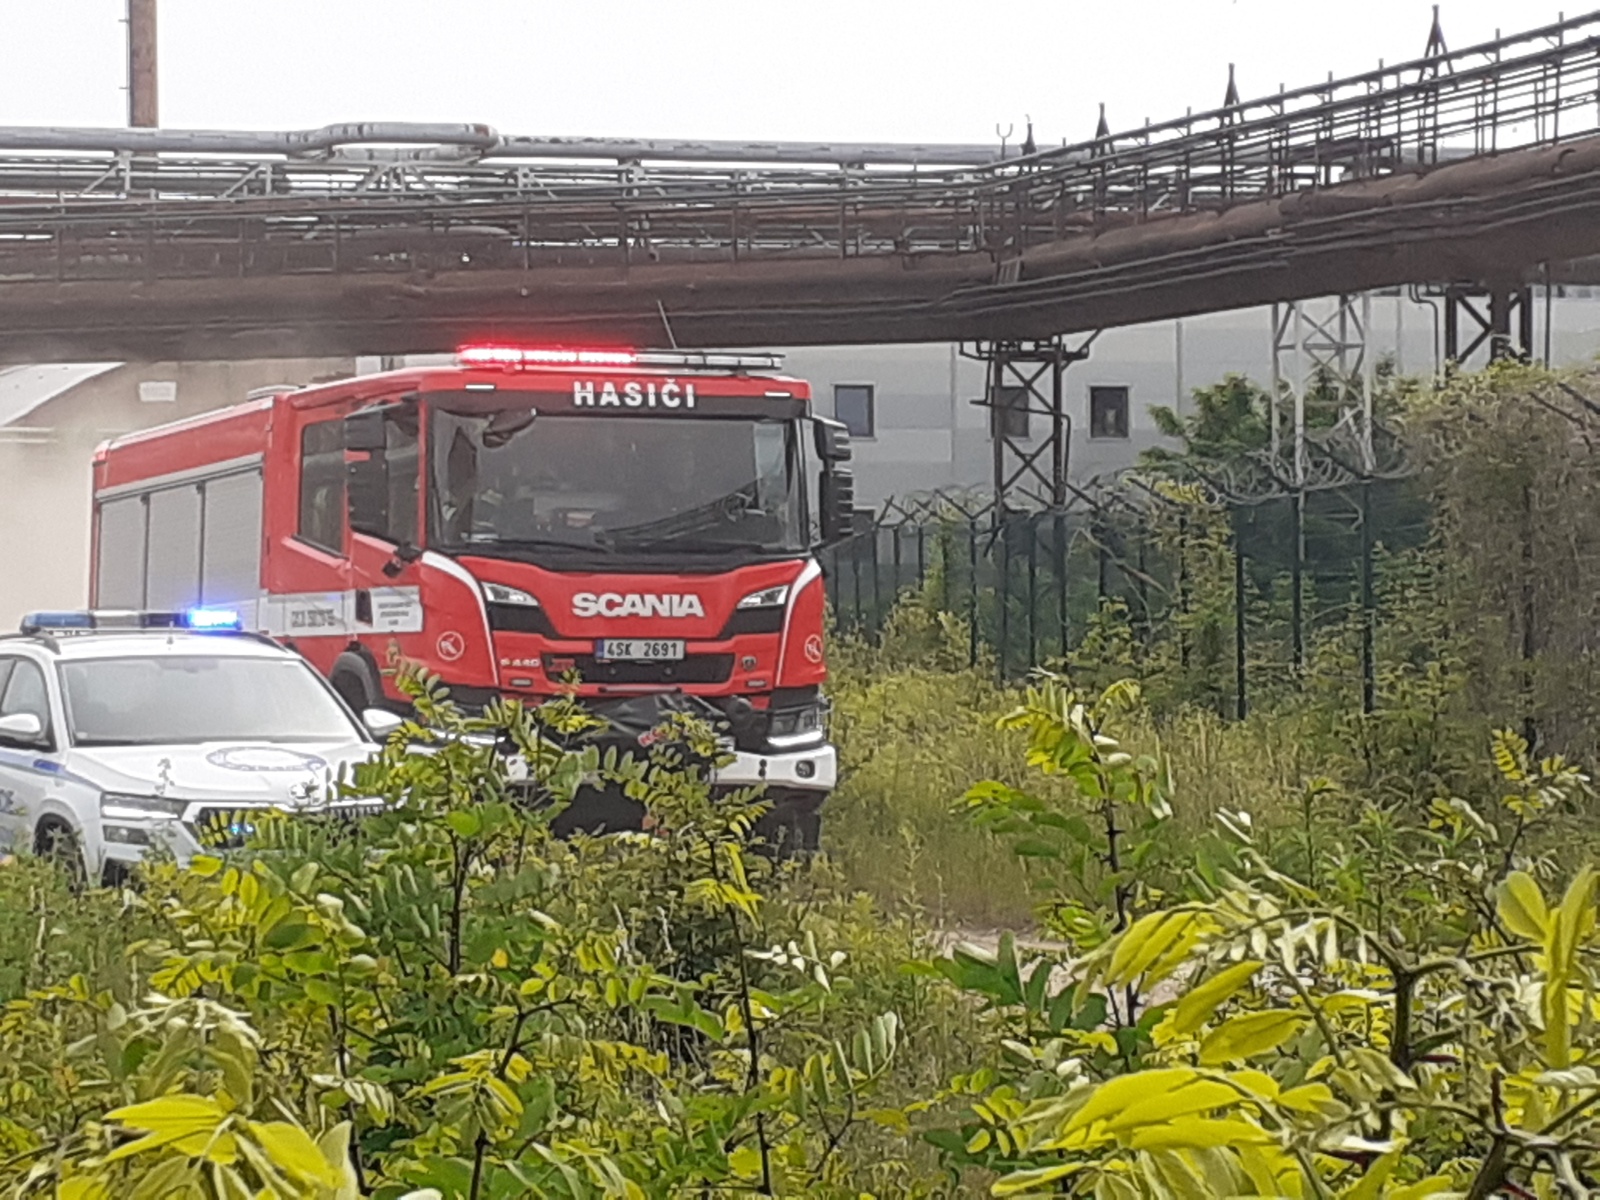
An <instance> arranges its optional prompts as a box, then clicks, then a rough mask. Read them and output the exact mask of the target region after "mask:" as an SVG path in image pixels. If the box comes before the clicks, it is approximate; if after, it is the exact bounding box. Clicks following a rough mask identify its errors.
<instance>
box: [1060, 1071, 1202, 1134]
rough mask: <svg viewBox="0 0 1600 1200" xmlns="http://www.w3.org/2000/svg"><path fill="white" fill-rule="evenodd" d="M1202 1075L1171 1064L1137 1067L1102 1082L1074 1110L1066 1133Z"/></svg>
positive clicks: (1108, 1117)
mask: <svg viewBox="0 0 1600 1200" xmlns="http://www.w3.org/2000/svg"><path fill="white" fill-rule="evenodd" d="M1197 1078H1199V1072H1198V1071H1195V1070H1193V1069H1192V1068H1189V1067H1168V1068H1165V1069H1163V1070H1157V1071H1135V1072H1134V1073H1133V1074H1132V1075H1120V1076H1118V1077H1117V1078H1115V1079H1109V1080H1107V1081H1106V1082H1105V1083H1102V1084H1101V1085H1100V1086H1099V1087H1097V1088H1096V1089H1095V1091H1094V1095H1092V1096H1090V1097H1089V1099H1088V1100H1087V1101H1085V1102H1084V1105H1083V1107H1082V1108H1080V1109H1078V1111H1077V1112H1075V1113H1073V1114H1072V1117H1071V1119H1070V1120H1068V1121H1067V1123H1066V1125H1065V1126H1064V1127H1063V1128H1062V1130H1061V1132H1062V1135H1063V1136H1064V1137H1070V1136H1071V1135H1072V1134H1074V1133H1077V1132H1079V1131H1082V1130H1086V1129H1088V1128H1089V1127H1090V1126H1091V1125H1093V1124H1094V1123H1095V1122H1096V1121H1105V1120H1108V1119H1110V1118H1111V1117H1113V1116H1114V1115H1116V1114H1118V1113H1120V1112H1122V1111H1123V1110H1124V1109H1125V1108H1128V1107H1129V1106H1130V1105H1133V1104H1136V1103H1138V1102H1139V1101H1141V1100H1143V1099H1144V1098H1145V1097H1146V1096H1153V1095H1160V1094H1163V1093H1166V1092H1171V1091H1175V1090H1177V1089H1178V1088H1180V1087H1183V1086H1184V1085H1185V1084H1188V1083H1191V1082H1193V1081H1194V1080H1195V1079H1197Z"/></svg>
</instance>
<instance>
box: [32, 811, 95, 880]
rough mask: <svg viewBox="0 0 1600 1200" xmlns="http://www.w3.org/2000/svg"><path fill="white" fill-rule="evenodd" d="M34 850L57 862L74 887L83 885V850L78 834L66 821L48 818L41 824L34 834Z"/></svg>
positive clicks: (41, 855)
mask: <svg viewBox="0 0 1600 1200" xmlns="http://www.w3.org/2000/svg"><path fill="white" fill-rule="evenodd" d="M33 848H34V851H35V853H37V854H38V855H39V857H40V858H46V859H49V860H50V861H52V862H54V863H56V864H57V865H58V866H59V867H60V868H61V869H62V871H63V872H65V873H66V876H67V878H68V879H69V880H70V881H71V883H72V885H73V886H74V887H81V886H82V884H83V882H84V879H85V878H86V874H85V871H84V868H83V852H82V851H81V850H80V849H79V848H78V835H77V834H75V833H73V832H72V828H71V827H70V826H69V825H67V824H66V822H64V821H58V820H46V821H42V822H40V824H39V829H38V832H37V833H36V834H35V835H34V846H33Z"/></svg>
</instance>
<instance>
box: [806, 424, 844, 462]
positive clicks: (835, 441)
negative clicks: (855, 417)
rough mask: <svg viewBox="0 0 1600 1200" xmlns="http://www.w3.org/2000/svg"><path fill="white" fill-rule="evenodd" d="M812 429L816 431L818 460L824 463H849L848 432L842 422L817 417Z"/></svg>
mask: <svg viewBox="0 0 1600 1200" xmlns="http://www.w3.org/2000/svg"><path fill="white" fill-rule="evenodd" d="M812 428H813V429H815V430H816V438H817V457H818V458H820V459H821V460H822V461H823V462H825V463H843V462H849V461H850V431H849V430H848V429H847V428H845V426H844V423H843V422H841V421H830V420H828V418H826V417H817V418H815V423H814V425H813V426H812Z"/></svg>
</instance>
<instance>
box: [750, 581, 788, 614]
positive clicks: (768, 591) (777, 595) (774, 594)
mask: <svg viewBox="0 0 1600 1200" xmlns="http://www.w3.org/2000/svg"><path fill="white" fill-rule="evenodd" d="M788 599H789V585H788V584H787V583H780V584H779V585H778V586H777V587H769V588H762V589H761V590H760V591H759V592H751V593H750V594H749V595H748V596H746V597H745V598H744V599H743V600H741V601H739V607H740V608H745V609H749V608H777V607H778V606H779V605H780V604H783V603H784V602H785V601H786V600H788Z"/></svg>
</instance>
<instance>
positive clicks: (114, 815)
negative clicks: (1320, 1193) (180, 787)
mask: <svg viewBox="0 0 1600 1200" xmlns="http://www.w3.org/2000/svg"><path fill="white" fill-rule="evenodd" d="M188 807H189V802H188V801H187V800H168V799H167V798H166V797H165V796H131V795H124V794H122V793H119V792H103V793H101V796H100V816H101V817H102V818H103V819H105V820H107V821H159V820H171V819H175V818H177V817H181V816H183V812H184V809H186V808H188Z"/></svg>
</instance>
